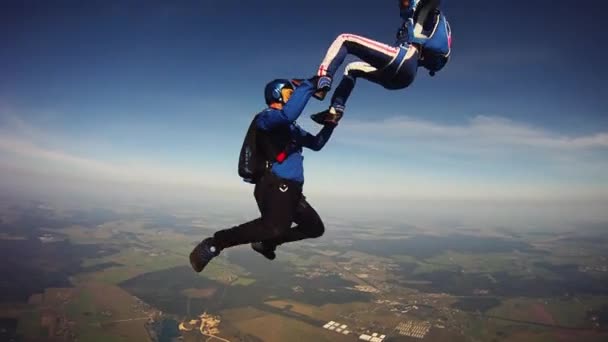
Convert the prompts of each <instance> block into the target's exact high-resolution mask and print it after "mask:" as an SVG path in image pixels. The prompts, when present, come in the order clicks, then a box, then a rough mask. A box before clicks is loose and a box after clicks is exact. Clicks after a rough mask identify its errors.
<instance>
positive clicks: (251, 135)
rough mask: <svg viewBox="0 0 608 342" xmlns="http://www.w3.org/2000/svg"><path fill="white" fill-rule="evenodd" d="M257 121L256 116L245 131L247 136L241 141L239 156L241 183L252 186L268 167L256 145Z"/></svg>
mask: <svg viewBox="0 0 608 342" xmlns="http://www.w3.org/2000/svg"><path fill="white" fill-rule="evenodd" d="M257 119H258V115H256V116H255V117H254V118H253V120H251V124H250V125H249V128H248V129H247V134H245V139H243V146H241V153H240V155H239V176H240V177H241V178H243V181H245V182H247V183H252V184H255V183H257V182H258V180H259V179H260V177H261V176H262V175H263V174H264V172H265V170H266V168H267V167H268V163H267V161H266V159H265V158H264V154H263V153H262V151H260V148H259V146H258V143H257V142H258V134H257V133H258V129H257V126H256V121H257Z"/></svg>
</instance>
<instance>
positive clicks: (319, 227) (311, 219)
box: [264, 196, 325, 246]
mask: <svg viewBox="0 0 608 342" xmlns="http://www.w3.org/2000/svg"><path fill="white" fill-rule="evenodd" d="M294 222H295V223H297V226H295V227H293V228H291V229H289V230H287V231H286V232H285V233H284V234H282V235H280V236H279V237H278V238H275V239H270V240H266V241H264V244H267V245H268V246H278V245H281V244H284V243H287V242H293V241H299V240H304V239H312V238H318V237H320V236H321V235H323V233H324V232H325V225H324V224H323V221H322V220H321V217H320V216H319V214H318V213H317V211H316V210H315V209H314V208H313V207H312V206H311V205H310V204H309V203H308V201H306V198H305V197H304V196H302V198H301V199H300V202H299V203H298V207H297V208H296V212H295V215H294Z"/></svg>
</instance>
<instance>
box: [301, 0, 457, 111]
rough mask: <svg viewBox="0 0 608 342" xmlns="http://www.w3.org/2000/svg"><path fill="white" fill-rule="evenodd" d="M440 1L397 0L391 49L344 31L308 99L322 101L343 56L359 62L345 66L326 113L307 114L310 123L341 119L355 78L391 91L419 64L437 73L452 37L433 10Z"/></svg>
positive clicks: (405, 83) (410, 77)
mask: <svg viewBox="0 0 608 342" xmlns="http://www.w3.org/2000/svg"><path fill="white" fill-rule="evenodd" d="M440 3H441V1H440V0H399V10H400V16H401V18H402V19H403V23H402V25H401V26H400V28H399V30H398V32H397V35H396V42H395V44H394V45H387V44H384V43H381V42H377V41H374V40H372V39H369V38H365V37H361V36H358V35H355V34H350V33H344V34H341V35H339V36H338V37H337V38H336V39H335V41H334V42H333V43H332V44H331V46H330V47H329V49H328V50H327V53H326V55H325V58H324V59H323V61H322V62H321V65H320V66H319V68H318V71H317V76H319V80H318V85H317V88H318V89H319V90H318V91H317V92H316V93H315V94H314V97H315V98H317V99H319V100H323V99H324V98H325V95H326V94H327V92H328V91H329V90H330V89H331V84H332V80H333V78H334V74H335V73H336V71H337V70H338V68H339V67H340V65H342V63H343V62H344V59H345V58H346V56H347V55H349V54H350V55H354V56H356V57H358V58H359V59H360V60H361V61H357V62H352V63H349V64H348V65H347V66H346V68H345V70H344V76H343V77H342V80H341V81H340V83H339V84H338V87H337V88H336V90H335V91H334V93H333V96H332V99H331V105H330V107H329V109H328V110H326V111H323V112H321V113H318V114H315V115H313V116H312V118H313V120H315V121H317V122H319V123H322V122H323V120H324V118H326V117H327V116H328V115H329V114H331V115H333V116H335V115H338V116H341V115H342V113H343V112H344V108H345V104H346V101H347V99H348V97H349V96H350V94H351V92H352V90H353V88H354V86H355V83H356V80H357V78H359V77H362V78H364V79H366V80H369V81H371V82H374V83H377V84H379V85H381V86H383V87H384V88H386V89H391V90H395V89H403V88H406V87H408V86H409V85H410V84H411V83H412V82H413V81H414V78H415V77H416V73H417V69H418V67H419V66H422V67H425V68H426V69H428V70H429V72H430V74H431V76H433V75H434V74H435V72H437V71H439V70H440V69H442V68H443V67H444V66H445V64H446V63H447V62H448V60H449V56H450V50H451V44H452V38H451V29H450V26H449V23H448V22H447V20H446V18H445V16H444V15H443V13H441V11H440V10H439V5H440Z"/></svg>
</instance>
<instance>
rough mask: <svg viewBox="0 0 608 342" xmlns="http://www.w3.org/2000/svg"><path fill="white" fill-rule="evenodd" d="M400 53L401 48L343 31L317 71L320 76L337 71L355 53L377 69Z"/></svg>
mask: <svg viewBox="0 0 608 342" xmlns="http://www.w3.org/2000/svg"><path fill="white" fill-rule="evenodd" d="M398 53H399V48H397V47H394V46H390V45H387V44H384V43H380V42H377V41H374V40H372V39H369V38H365V37H361V36H357V35H354V34H349V33H343V34H341V35H339V36H338V37H337V38H336V40H334V42H333V43H332V44H331V46H330V47H329V49H328V50H327V53H326V55H325V58H324V59H323V61H322V62H321V65H320V66H319V69H318V71H317V75H318V76H330V77H333V75H334V74H335V73H336V71H337V70H338V68H339V67H340V65H342V63H343V62H344V59H345V58H346V56H347V55H349V54H350V55H353V56H356V57H358V58H359V59H361V60H362V61H364V62H366V63H368V64H370V65H372V66H373V67H375V68H377V69H381V68H384V67H385V66H387V65H388V64H389V63H390V62H391V61H392V60H393V59H394V58H395V57H396V56H397V54H398Z"/></svg>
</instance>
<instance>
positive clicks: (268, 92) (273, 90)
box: [264, 79, 293, 105]
mask: <svg viewBox="0 0 608 342" xmlns="http://www.w3.org/2000/svg"><path fill="white" fill-rule="evenodd" d="M284 88H287V89H293V85H292V84H291V82H290V81H289V80H286V79H276V80H273V81H270V82H268V84H266V87H265V88H264V99H265V100H266V104H267V105H269V104H271V103H274V102H279V103H285V101H283V95H282V94H281V90H283V89H284Z"/></svg>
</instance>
